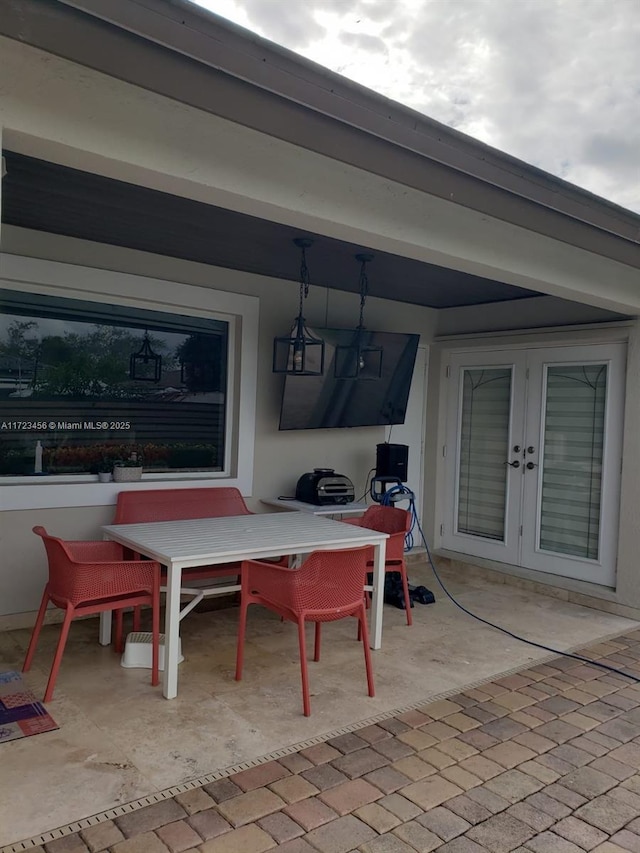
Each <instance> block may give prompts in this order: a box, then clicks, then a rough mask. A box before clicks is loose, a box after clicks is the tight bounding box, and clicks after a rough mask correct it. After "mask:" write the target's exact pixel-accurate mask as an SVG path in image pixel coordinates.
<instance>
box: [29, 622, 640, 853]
mask: <svg viewBox="0 0 640 853" xmlns="http://www.w3.org/2000/svg"><path fill="white" fill-rule="evenodd" d="M582 654H583V655H585V656H587V657H589V658H590V659H591V660H599V661H601V662H603V663H609V664H610V665H612V666H615V667H618V668H626V669H627V670H628V671H629V672H630V673H633V674H635V675H636V676H638V677H640V631H633V632H631V633H628V634H626V635H624V636H622V637H619V638H616V639H615V640H612V641H607V642H605V643H600V644H598V645H597V646H592V647H590V648H588V649H586V650H584V651H583V652H582ZM425 687H428V685H425ZM639 769H640V684H636V683H633V682H632V681H630V680H629V679H627V678H623V677H621V676H618V675H613V674H610V673H606V672H605V671H604V670H602V669H599V668H598V667H594V666H591V665H588V664H583V663H581V662H579V661H576V660H573V659H571V658H566V657H562V658H557V659H555V660H553V661H551V662H550V663H545V664H541V665H538V666H532V667H531V668H529V669H524V670H522V671H520V672H519V673H517V674H516V675H510V676H508V677H505V678H499V679H497V680H495V681H491V682H488V683H487V684H483V685H481V686H480V687H476V688H474V689H470V690H468V691H464V692H462V693H459V694H457V695H455V696H451V697H449V698H448V699H445V700H441V701H437V702H432V703H430V704H426V705H423V706H422V707H420V708H418V709H416V710H413V711H409V712H407V713H401V714H398V715H396V716H393V717H390V718H389V719H386V720H384V721H382V722H378V723H376V724H375V725H370V726H367V727H366V728H360V729H357V730H355V731H353V732H351V733H349V734H344V735H340V736H339V737H334V738H331V739H329V740H327V741H326V742H324V743H320V744H317V745H314V746H311V747H308V748H306V749H301V750H300V751H298V752H295V753H292V754H290V755H287V756H285V757H283V758H280V759H279V760H277V761H270V762H268V763H264V764H261V765H258V766H256V767H253V768H251V769H249V770H244V771H242V772H240V773H236V774H234V775H231V776H228V777H226V778H223V779H220V780H218V781H216V782H213V783H211V784H208V785H205V786H204V787H201V788H194V789H192V790H189V791H188V792H186V793H183V794H178V795H177V796H175V797H173V798H171V799H167V800H164V801H162V802H159V803H155V804H154V805H151V806H146V807H144V808H140V809H138V810H136V811H132V812H130V813H128V814H125V815H123V816H121V817H118V818H115V819H114V820H105V821H102V822H100V823H98V824H96V825H95V826H92V827H91V828H89V829H85V830H82V831H81V832H78V833H75V834H72V835H66V836H64V837H62V838H58V839H56V840H55V841H52V842H49V843H47V844H45V845H44V847H36V848H31V849H32V850H34V851H36V853H43V852H44V851H47V853H99V851H110V853H167V851H169V853H183V851H198V852H199V853H262V851H266V850H271V849H274V848H276V847H277V848H279V850H280V853H355V851H359V853H429V851H432V850H437V851H438V853H485V851H490V853H509V851H519V853H526V851H528V853H580V851H585V850H589V851H594V853H624V851H627V853H629V851H632V852H633V853H639V851H640V770H639Z"/></svg>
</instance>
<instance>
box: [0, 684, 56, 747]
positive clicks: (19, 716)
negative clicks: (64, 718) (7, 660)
mask: <svg viewBox="0 0 640 853" xmlns="http://www.w3.org/2000/svg"><path fill="white" fill-rule="evenodd" d="M57 728H58V726H57V725H56V723H55V722H54V721H53V720H52V719H51V717H50V716H49V713H48V712H47V710H46V708H45V707H44V705H43V704H42V702H38V700H37V699H36V697H35V696H34V695H33V693H32V692H31V691H30V690H29V688H28V687H27V686H26V685H25V683H24V681H23V680H22V676H21V675H20V673H19V672H0V743H4V742H5V741H8V740H16V739H17V738H20V737H29V735H37V734H40V732H51V731H54V729H57Z"/></svg>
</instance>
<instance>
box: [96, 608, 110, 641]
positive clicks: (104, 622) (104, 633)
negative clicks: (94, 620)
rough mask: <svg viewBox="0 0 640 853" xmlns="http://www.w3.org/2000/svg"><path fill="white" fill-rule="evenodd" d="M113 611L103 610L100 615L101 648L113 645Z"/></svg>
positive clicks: (99, 638)
mask: <svg viewBox="0 0 640 853" xmlns="http://www.w3.org/2000/svg"><path fill="white" fill-rule="evenodd" d="M112 614H113V611H112V610H103V611H102V613H101V614H100V631H99V634H98V641H99V643H100V645H101V646H109V645H111V622H112Z"/></svg>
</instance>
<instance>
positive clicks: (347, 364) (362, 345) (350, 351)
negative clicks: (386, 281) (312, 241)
mask: <svg viewBox="0 0 640 853" xmlns="http://www.w3.org/2000/svg"><path fill="white" fill-rule="evenodd" d="M356 260H357V261H358V262H359V263H360V279H359V288H360V320H359V323H358V326H357V328H356V329H355V330H354V332H353V339H352V341H351V343H350V344H349V346H346V347H345V346H342V347H340V346H339V347H336V355H335V362H334V376H335V378H336V379H363V380H364V379H380V377H381V376H382V347H379V346H376V345H375V344H372V343H371V332H367V330H366V329H365V327H364V306H365V303H366V301H367V295H368V293H369V280H368V278H367V269H366V267H367V264H368V263H369V262H370V261H372V260H373V255H368V254H359V255H356Z"/></svg>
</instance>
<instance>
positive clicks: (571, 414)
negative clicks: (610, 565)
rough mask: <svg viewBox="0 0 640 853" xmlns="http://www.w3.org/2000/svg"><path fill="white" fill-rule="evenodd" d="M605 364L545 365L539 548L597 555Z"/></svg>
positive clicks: (590, 558)
mask: <svg viewBox="0 0 640 853" xmlns="http://www.w3.org/2000/svg"><path fill="white" fill-rule="evenodd" d="M606 396H607V365H606V364H588V365H571V366H569V365H562V366H557V367H548V368H547V388H546V405H545V417H544V437H543V455H542V460H543V462H542V484H541V485H542V488H541V507H540V530H539V538H538V546H539V547H540V548H541V549H542V550H544V551H552V552H554V553H557V554H571V555H573V556H575V557H582V558H585V559H589V560H597V559H598V551H599V544H600V541H599V540H600V498H601V489H602V460H603V450H604V419H605V406H606Z"/></svg>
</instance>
